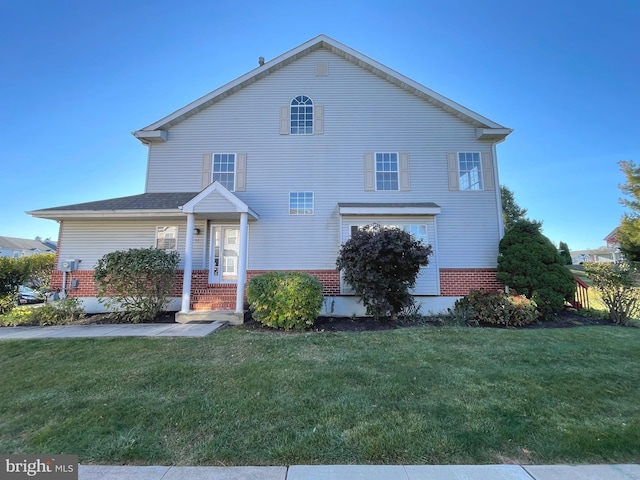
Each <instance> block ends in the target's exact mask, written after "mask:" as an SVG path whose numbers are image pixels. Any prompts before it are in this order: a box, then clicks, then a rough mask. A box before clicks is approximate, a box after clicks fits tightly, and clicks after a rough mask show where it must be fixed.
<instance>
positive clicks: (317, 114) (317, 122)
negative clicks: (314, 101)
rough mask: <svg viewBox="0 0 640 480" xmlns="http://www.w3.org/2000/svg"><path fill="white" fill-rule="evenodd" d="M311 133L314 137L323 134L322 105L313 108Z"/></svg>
mask: <svg viewBox="0 0 640 480" xmlns="http://www.w3.org/2000/svg"><path fill="white" fill-rule="evenodd" d="M313 133H314V135H322V134H323V133H324V107H323V106H322V105H315V106H314V107H313Z"/></svg>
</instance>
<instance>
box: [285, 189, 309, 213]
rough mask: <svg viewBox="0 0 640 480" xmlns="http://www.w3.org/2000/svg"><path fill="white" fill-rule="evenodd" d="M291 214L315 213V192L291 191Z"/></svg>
mask: <svg viewBox="0 0 640 480" xmlns="http://www.w3.org/2000/svg"><path fill="white" fill-rule="evenodd" d="M289 215H313V192H290V193H289Z"/></svg>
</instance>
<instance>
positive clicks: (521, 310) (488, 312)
mask: <svg viewBox="0 0 640 480" xmlns="http://www.w3.org/2000/svg"><path fill="white" fill-rule="evenodd" d="M452 314H453V316H454V317H456V318H460V319H462V320H464V321H465V322H466V323H467V324H469V325H482V324H486V325H496V326H502V327H522V326H524V325H528V324H530V323H532V322H534V321H536V319H537V318H538V311H537V310H536V303H535V302H534V301H533V300H529V299H528V298H527V297H523V296H521V295H519V296H510V295H506V294H504V293H493V292H485V291H483V290H474V291H472V292H470V293H469V294H468V295H466V296H464V297H463V298H461V299H460V300H457V301H456V303H455V304H454V306H453V311H452Z"/></svg>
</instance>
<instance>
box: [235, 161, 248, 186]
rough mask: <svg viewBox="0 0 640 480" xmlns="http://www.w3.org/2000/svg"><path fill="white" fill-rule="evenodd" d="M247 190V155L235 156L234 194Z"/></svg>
mask: <svg viewBox="0 0 640 480" xmlns="http://www.w3.org/2000/svg"><path fill="white" fill-rule="evenodd" d="M246 188H247V154H246V153H244V152H243V153H238V154H236V192H244V191H245V190H246Z"/></svg>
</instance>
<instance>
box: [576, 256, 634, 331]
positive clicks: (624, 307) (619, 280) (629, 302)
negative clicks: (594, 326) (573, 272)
mask: <svg viewBox="0 0 640 480" xmlns="http://www.w3.org/2000/svg"><path fill="white" fill-rule="evenodd" d="M584 271H585V272H586V274H587V276H588V277H589V279H590V280H591V282H592V283H593V288H595V289H596V290H597V291H598V293H600V296H601V297H602V301H603V302H604V304H605V305H606V307H607V309H608V310H609V319H610V320H611V321H612V322H613V323H616V324H618V325H629V324H630V323H631V322H630V319H631V318H635V317H636V316H637V315H638V314H639V313H640V290H639V289H638V288H637V286H636V285H637V280H638V274H639V273H640V267H639V266H638V264H635V263H629V262H618V263H591V262H589V263H585V264H584Z"/></svg>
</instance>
